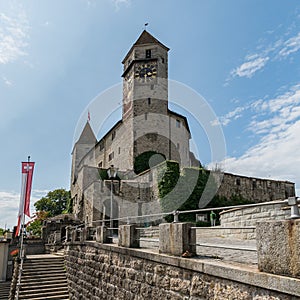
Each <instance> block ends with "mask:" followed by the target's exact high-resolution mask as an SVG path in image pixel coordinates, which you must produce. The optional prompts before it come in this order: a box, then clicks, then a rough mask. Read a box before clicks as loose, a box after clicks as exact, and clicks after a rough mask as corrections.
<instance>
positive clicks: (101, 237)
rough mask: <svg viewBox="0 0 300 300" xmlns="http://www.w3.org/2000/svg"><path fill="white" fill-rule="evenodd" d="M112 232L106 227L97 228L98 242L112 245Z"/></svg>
mask: <svg viewBox="0 0 300 300" xmlns="http://www.w3.org/2000/svg"><path fill="white" fill-rule="evenodd" d="M109 233H110V231H109V230H108V229H107V228H106V227H105V226H97V228H96V241H97V242H99V243H102V244H105V243H111V242H112V239H111V238H110V237H109Z"/></svg>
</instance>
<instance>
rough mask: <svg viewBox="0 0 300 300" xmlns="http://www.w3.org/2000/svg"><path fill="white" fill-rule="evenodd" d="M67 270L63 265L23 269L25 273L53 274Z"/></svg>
mask: <svg viewBox="0 0 300 300" xmlns="http://www.w3.org/2000/svg"><path fill="white" fill-rule="evenodd" d="M61 272H65V271H64V269H63V268H62V267H51V269H45V268H44V269H29V268H28V269H23V273H22V274H23V275H29V274H34V275H35V274H53V273H61Z"/></svg>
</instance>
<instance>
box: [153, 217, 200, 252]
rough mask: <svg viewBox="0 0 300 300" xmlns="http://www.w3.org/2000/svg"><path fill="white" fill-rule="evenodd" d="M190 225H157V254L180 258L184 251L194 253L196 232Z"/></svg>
mask: <svg viewBox="0 0 300 300" xmlns="http://www.w3.org/2000/svg"><path fill="white" fill-rule="evenodd" d="M191 227H192V224H190V223H163V224H160V225H159V252H160V253H166V254H171V255H177V256H181V255H182V254H183V253H184V252H185V251H189V252H190V253H191V254H195V253H196V231H195V230H191Z"/></svg>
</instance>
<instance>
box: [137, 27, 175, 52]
mask: <svg viewBox="0 0 300 300" xmlns="http://www.w3.org/2000/svg"><path fill="white" fill-rule="evenodd" d="M146 44H159V45H160V46H162V47H163V48H165V49H166V50H170V49H169V48H168V47H166V46H165V45H164V44H162V43H161V42H160V41H159V40H157V39H156V38H155V37H154V36H153V35H152V34H150V33H149V32H148V31H146V30H143V32H142V33H141V35H140V36H139V38H138V39H137V41H136V42H135V43H134V44H133V46H138V45H146Z"/></svg>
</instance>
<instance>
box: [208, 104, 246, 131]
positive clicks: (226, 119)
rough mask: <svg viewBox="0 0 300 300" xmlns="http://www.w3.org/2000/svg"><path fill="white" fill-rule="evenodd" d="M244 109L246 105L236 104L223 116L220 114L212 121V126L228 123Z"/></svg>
mask: <svg viewBox="0 0 300 300" xmlns="http://www.w3.org/2000/svg"><path fill="white" fill-rule="evenodd" d="M245 109H246V107H242V106H238V107H237V108H235V109H234V110H233V111H230V112H229V113H227V114H226V115H225V116H222V117H220V118H218V119H216V120H214V121H213V122H212V126H219V125H223V126H226V125H228V124H229V123H230V122H231V121H233V120H237V119H239V118H240V117H241V116H242V112H243V111H244V110H245Z"/></svg>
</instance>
